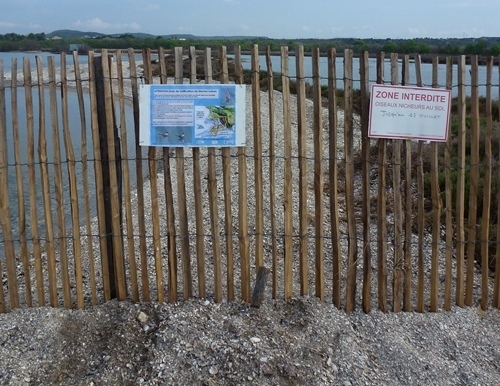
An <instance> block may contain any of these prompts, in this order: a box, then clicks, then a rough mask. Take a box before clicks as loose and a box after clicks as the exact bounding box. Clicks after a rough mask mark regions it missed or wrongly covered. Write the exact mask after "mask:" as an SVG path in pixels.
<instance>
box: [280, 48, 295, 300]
mask: <svg viewBox="0 0 500 386" xmlns="http://www.w3.org/2000/svg"><path fill="white" fill-rule="evenodd" d="M281 83H282V85H283V86H282V87H283V132H284V134H283V135H284V145H285V176H284V177H285V187H284V189H285V192H284V201H285V202H284V209H285V214H284V217H283V220H284V222H285V225H284V229H285V235H284V237H285V269H284V274H285V275H284V276H285V299H289V298H291V297H292V295H293V238H292V231H293V224H292V206H293V202H292V122H291V117H290V78H289V69H288V47H286V46H284V47H281Z"/></svg>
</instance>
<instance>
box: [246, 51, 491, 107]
mask: <svg viewBox="0 0 500 386" xmlns="http://www.w3.org/2000/svg"><path fill="white" fill-rule="evenodd" d="M250 59H251V57H250V55H242V65H243V68H244V69H250V68H251V61H250ZM259 62H260V63H259V65H260V69H261V70H267V64H266V57H265V55H260V57H259ZM271 63H272V66H273V68H272V70H273V72H281V58H280V57H279V56H272V57H271ZM335 64H336V67H337V87H338V88H344V82H343V81H342V78H343V76H344V75H343V73H344V58H341V57H340V58H337V59H336V61H335ZM288 65H289V71H290V76H291V77H292V78H294V77H295V76H296V64H295V57H289V63H288ZM319 65H320V76H321V77H322V78H323V79H322V84H324V85H326V84H327V83H328V58H326V57H320V60H319ZM368 66H369V78H370V82H371V83H375V82H376V80H377V60H376V59H375V58H370V59H369V61H368ZM400 66H401V62H400ZM420 68H421V73H422V82H423V85H424V86H426V87H431V86H432V64H431V63H422V64H421V67H420ZM457 68H458V66H457V65H454V66H453V88H452V95H453V96H456V95H457V93H458V90H457V85H458V80H457ZM400 69H401V67H400ZM469 70H470V66H467V67H466V74H465V76H466V77H465V84H466V85H470V83H471V79H470V71H469ZM304 73H305V76H306V77H309V78H310V79H308V81H312V79H311V78H312V58H311V57H305V58H304ZM384 77H385V79H386V80H388V81H390V79H391V62H390V60H388V59H386V60H385V63H384ZM401 77H402V76H401V73H400V74H399V78H400V80H401ZM353 78H354V85H353V87H354V88H357V89H359V87H360V82H359V61H358V60H357V59H356V58H355V59H354V60H353ZM478 78H479V85H480V87H479V94H480V95H482V96H486V66H480V67H479V69H478ZM416 83H417V81H416V78H415V64H414V63H413V62H410V85H416ZM438 83H439V86H440V87H442V88H444V87H445V85H446V66H445V65H444V64H440V65H439V66H438ZM492 85H493V87H492V97H493V98H498V89H499V77H498V68H496V67H495V68H493V73H492ZM466 92H467V95H470V92H471V89H470V87H466Z"/></svg>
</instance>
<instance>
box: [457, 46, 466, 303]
mask: <svg viewBox="0 0 500 386" xmlns="http://www.w3.org/2000/svg"><path fill="white" fill-rule="evenodd" d="M465 71H466V68H465V56H463V55H462V56H460V58H459V60H458V71H457V72H458V98H457V104H458V133H457V136H458V165H457V169H458V176H457V199H456V210H455V223H456V227H457V230H456V233H457V248H456V250H457V252H456V253H457V284H456V294H455V301H456V303H457V306H459V307H463V306H464V260H465V256H464V255H465V219H464V217H465V144H466V143H465V141H466V138H465V127H466V124H465V113H466V105H465Z"/></svg>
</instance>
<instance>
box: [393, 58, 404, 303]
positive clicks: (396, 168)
mask: <svg viewBox="0 0 500 386" xmlns="http://www.w3.org/2000/svg"><path fill="white" fill-rule="evenodd" d="M398 78H399V76H398V55H397V54H391V84H393V85H397V84H399V79H398ZM401 142H402V141H401V140H400V139H396V140H393V141H392V162H393V164H392V172H393V173H392V179H393V182H392V186H393V191H394V266H393V282H392V293H393V296H392V310H393V311H394V312H399V311H401V303H402V295H403V291H402V290H403V242H402V233H403V208H402V202H401Z"/></svg>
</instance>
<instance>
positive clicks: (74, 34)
mask: <svg viewBox="0 0 500 386" xmlns="http://www.w3.org/2000/svg"><path fill="white" fill-rule="evenodd" d="M123 35H131V36H133V37H135V38H139V39H146V38H157V37H158V36H161V37H162V38H165V39H186V40H255V39H268V38H267V37H265V36H196V35H191V34H170V35H151V34H147V33H142V32H124V33H118V34H103V33H100V32H84V31H76V30H70V29H60V30H57V31H53V32H51V33H49V34H47V35H46V36H47V37H48V38H52V37H54V36H59V37H61V38H85V37H87V38H96V37H102V36H111V37H120V36H123Z"/></svg>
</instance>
